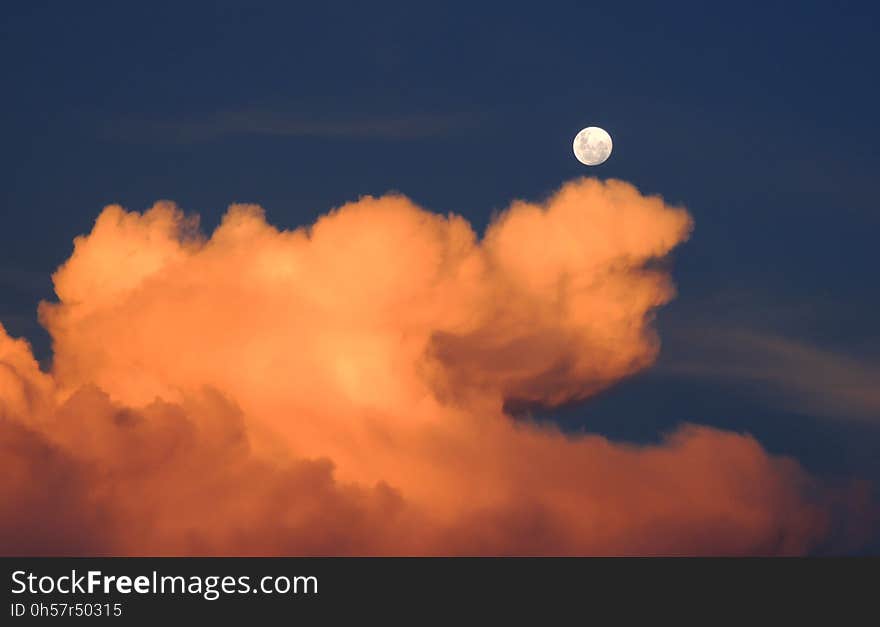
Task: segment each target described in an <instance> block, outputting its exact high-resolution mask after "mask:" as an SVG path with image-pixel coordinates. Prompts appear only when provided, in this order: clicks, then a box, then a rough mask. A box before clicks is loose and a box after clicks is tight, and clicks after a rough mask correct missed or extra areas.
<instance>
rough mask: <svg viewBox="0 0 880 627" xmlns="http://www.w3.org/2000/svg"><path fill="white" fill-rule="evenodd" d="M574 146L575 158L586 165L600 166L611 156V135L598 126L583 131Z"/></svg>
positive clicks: (575, 139) (576, 136) (575, 140)
mask: <svg viewBox="0 0 880 627" xmlns="http://www.w3.org/2000/svg"><path fill="white" fill-rule="evenodd" d="M572 145H573V148H574V156H575V157H577V160H578V161H580V162H581V163H583V164H584V165H599V164H600V163H605V161H606V160H607V159H608V157H610V156H611V135H609V134H608V133H607V132H606V131H605V129H603V128H599V127H598V126H588V127H587V128H585V129H583V130H582V131H581V132H580V133H578V134H577V135H575V137H574V142H573V144H572Z"/></svg>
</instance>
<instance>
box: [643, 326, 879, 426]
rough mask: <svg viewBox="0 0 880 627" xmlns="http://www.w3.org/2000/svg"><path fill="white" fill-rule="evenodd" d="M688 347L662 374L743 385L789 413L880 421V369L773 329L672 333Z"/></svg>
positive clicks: (706, 329) (723, 328)
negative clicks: (878, 383) (791, 411)
mask: <svg viewBox="0 0 880 627" xmlns="http://www.w3.org/2000/svg"><path fill="white" fill-rule="evenodd" d="M673 333H674V337H675V338H676V341H677V342H678V343H679V344H680V345H681V346H682V347H685V348H683V349H682V350H680V351H678V352H679V354H677V355H676V356H675V357H673V358H671V359H668V360H666V361H665V363H664V364H663V365H662V367H661V368H660V369H659V373H660V374H668V375H675V376H678V375H684V376H687V377H688V378H691V379H704V380H705V379H711V380H716V381H723V382H727V383H731V384H733V385H739V386H740V387H741V388H742V389H743V390H751V392H752V393H755V394H759V395H761V396H762V397H763V398H765V399H766V400H768V401H770V402H771V403H774V404H776V405H777V406H781V407H783V408H785V409H789V410H794V411H799V412H803V413H805V414H808V415H811V416H822V417H826V418H830V419H834V420H854V421H861V422H868V423H874V424H876V423H878V422H880V389H878V386H877V381H880V365H878V364H876V363H874V362H872V361H871V360H869V359H865V358H859V357H854V356H851V355H847V354H844V353H841V352H837V351H832V350H828V349H825V348H822V347H819V346H816V345H815V344H813V343H811V342H809V341H805V340H801V339H793V338H789V337H785V336H783V335H780V334H779V333H776V332H773V331H770V330H761V329H753V328H751V329H746V328H741V327H738V326H725V325H723V324H722V325H719V324H712V323H703V324H702V325H698V326H692V327H690V328H688V329H687V330H678V331H674V332H673Z"/></svg>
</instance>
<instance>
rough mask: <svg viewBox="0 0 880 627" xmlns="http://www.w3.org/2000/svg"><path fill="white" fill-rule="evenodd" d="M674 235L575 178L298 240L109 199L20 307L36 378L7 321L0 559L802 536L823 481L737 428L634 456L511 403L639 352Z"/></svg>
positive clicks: (2, 352) (622, 190)
mask: <svg viewBox="0 0 880 627" xmlns="http://www.w3.org/2000/svg"><path fill="white" fill-rule="evenodd" d="M690 229H691V220H690V217H689V215H688V214H687V213H686V212H685V211H684V210H683V209H681V208H676V207H670V206H668V205H666V204H665V203H664V202H663V201H662V200H661V199H660V198H657V197H648V196H644V195H642V194H640V193H639V192H638V190H636V189H635V188H634V187H632V186H631V185H629V184H627V183H624V182H621V181H607V182H604V183H603V182H599V181H596V180H593V179H580V180H576V181H572V182H569V183H567V184H565V185H564V186H563V187H562V188H561V189H560V190H559V191H558V192H557V193H555V194H554V195H553V196H552V197H550V198H549V199H548V200H547V201H546V202H543V203H529V202H523V201H519V202H515V203H513V205H511V207H509V208H508V209H507V210H506V211H505V212H503V213H502V214H500V215H499V216H498V217H497V218H496V219H495V220H494V221H493V223H492V224H491V225H490V226H489V227H488V229H487V231H486V233H485V234H484V236H483V237H482V238H479V237H477V235H476V234H475V233H474V231H473V229H472V228H471V226H470V225H469V224H468V223H467V221H465V220H464V219H463V218H461V217H460V216H456V215H454V214H449V215H446V216H443V215H437V214H434V213H431V212H428V211H425V210H424V209H422V208H420V207H418V206H417V205H415V204H414V203H413V202H412V201H410V200H409V199H407V198H405V197H403V196H399V195H388V196H383V197H380V198H373V197H364V198H361V199H360V200H358V201H357V202H352V203H348V204H345V205H343V206H341V207H339V208H336V209H334V210H333V211H331V212H329V213H328V214H326V215H324V216H322V217H321V218H320V219H319V220H318V221H317V222H315V223H314V224H313V225H311V226H309V227H304V228H300V229H297V230H294V231H279V230H278V229H276V228H274V227H272V226H271V225H270V224H269V223H268V222H267V221H266V219H265V215H264V212H263V210H262V209H261V208H259V207H256V206H252V205H234V206H232V207H230V209H229V211H228V212H227V214H226V216H225V218H224V219H223V221H222V223H221V224H220V226H219V227H218V228H217V229H216V230H215V231H214V232H213V233H212V234H211V235H210V236H206V235H203V234H202V233H200V231H199V229H198V225H197V221H196V219H195V218H192V217H186V216H184V215H183V214H182V213H181V212H180V211H179V210H178V209H177V208H176V207H175V206H174V205H172V204H170V203H159V204H157V205H155V206H154V207H152V208H151V209H150V210H148V211H146V212H144V213H143V214H140V213H136V212H129V211H126V210H124V209H122V208H121V207H118V206H110V207H107V208H106V209H104V211H103V212H102V213H101V215H100V216H99V217H98V219H97V221H96V223H95V225H94V228H93V229H92V231H91V233H90V234H88V235H86V236H83V237H79V238H77V239H76V241H75V245H74V251H73V254H72V255H71V257H70V259H69V260H68V261H67V262H66V263H65V264H64V265H62V266H61V267H60V268H59V269H58V271H57V272H56V273H55V274H54V276H53V281H54V285H55V291H56V294H57V296H58V302H56V303H43V304H42V305H41V308H40V317H41V320H42V323H43V324H44V325H45V326H46V328H47V329H48V331H49V332H50V334H51V336H52V340H53V345H54V351H55V353H54V364H53V369H52V371H51V373H44V372H42V371H40V369H39V368H38V366H37V364H36V362H35V361H34V359H33V357H32V355H31V353H30V350H29V347H28V346H27V344H26V343H25V342H24V341H22V340H14V339H12V338H11V337H9V336H8V334H6V333H5V331H2V330H0V420H2V422H0V426H2V430H0V438H2V440H0V442H2V446H3V449H4V455H3V456H2V458H0V477H3V479H2V481H0V496H2V497H3V498H2V501H0V502H3V503H4V504H5V503H13V504H15V507H14V508H12V507H10V508H9V509H8V510H7V511H5V512H4V516H3V517H2V518H3V520H4V522H3V523H0V532H2V533H0V554H32V553H49V554H59V553H63V554H89V553H96V552H97V553H106V554H113V555H132V554H135V555H136V554H150V555H152V554H161V555H171V554H174V555H179V554H182V555H193V554H207V555H212V554H227V555H242V554H246V555H273V554H321V555H324V554H348V555H352V554H355V555H364V554H407V555H412V554H754V553H759V554H775V553H781V554H799V553H804V552H808V551H810V550H814V549H816V548H817V547H821V546H823V543H824V542H826V539H827V537H828V534H829V533H830V530H831V529H833V528H835V525H836V522H835V520H836V518H835V517H836V516H837V514H836V511H837V510H836V506H835V505H834V504H835V503H836V502H838V501H839V500H840V497H839V495H837V493H836V492H834V491H832V490H830V489H829V488H826V487H825V486H823V485H822V484H821V483H820V482H818V481H817V480H816V479H814V478H813V477H811V476H809V475H808V474H807V473H806V472H805V471H804V470H803V469H801V468H800V467H799V466H798V464H797V463H796V462H795V461H793V460H790V459H786V458H781V457H776V456H772V455H769V454H768V453H767V452H766V451H764V450H763V449H762V448H761V446H760V445H759V444H758V443H757V442H756V441H755V440H754V439H753V438H751V437H749V436H746V435H740V434H735V433H729V432H724V431H719V430H715V429H710V428H705V427H696V426H686V427H683V428H681V429H679V430H678V431H676V432H675V433H672V434H670V435H669V436H668V437H667V438H666V440H665V441H663V442H662V443H660V444H656V445H650V446H634V445H629V444H622V443H615V442H611V441H609V440H607V439H606V438H603V437H600V436H596V435H567V434H563V433H562V432H560V431H559V430H558V429H556V428H554V427H552V426H548V425H539V424H532V423H527V422H523V421H517V420H514V419H513V418H512V417H511V416H509V415H507V414H506V413H505V411H504V407H505V406H506V405H508V404H509V403H511V402H528V403H535V404H543V405H555V404H559V403H566V402H571V401H575V400H582V399H586V398H588V397H590V396H591V395H593V394H595V393H596V392H598V391H600V390H602V389H605V388H607V387H608V386H610V385H613V384H614V383H615V382H617V381H619V380H620V379H622V378H624V377H627V376H629V375H632V374H634V373H636V372H638V371H639V370H641V369H643V368H645V367H647V366H648V365H650V364H651V363H652V362H653V361H654V359H655V358H656V355H657V352H658V346H659V344H658V339H657V337H656V335H655V333H654V331H653V329H652V325H651V320H652V316H653V312H654V310H655V309H656V308H657V307H659V306H661V305H663V304H664V303H666V302H667V301H668V300H669V299H670V298H672V296H673V287H672V284H671V281H670V278H669V276H668V274H667V273H666V272H665V271H664V270H663V269H662V268H663V267H664V264H659V263H657V261H658V260H662V259H664V258H666V257H667V256H668V255H669V254H670V253H671V251H672V250H673V249H674V248H675V247H676V246H677V245H678V244H680V243H681V242H682V241H684V240H685V239H686V238H687V237H688V235H689V233H690ZM56 492H57V493H58V494H57V497H56ZM56 499H57V501H58V502H57V510H53V507H55V501H56ZM847 502H849V501H847ZM50 511H60V512H61V515H62V518H60V519H59V517H58V516H57V515H55V516H54V517H53V516H52V515H50V514H49V512H50ZM82 538H88V541H86V540H83V539H82Z"/></svg>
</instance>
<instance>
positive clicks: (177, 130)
mask: <svg viewBox="0 0 880 627" xmlns="http://www.w3.org/2000/svg"><path fill="white" fill-rule="evenodd" d="M476 121H477V120H476V117H475V116H474V115H470V114H463V113H446V114H444V113H417V114H405V115H399V116H387V115H384V116H369V115H363V116H358V117H338V116H337V117H334V116H327V115H305V114H297V113H286V112H277V111H266V110H259V109H249V110H248V109H246V110H240V111H219V112H217V113H213V114H210V115H207V116H204V117H201V118H191V119H188V120H147V119H127V120H116V121H114V122H111V123H108V124H107V125H106V126H105V127H104V135H105V136H106V137H108V138H110V139H115V140H122V141H129V142H148V143H152V142H157V141H158V142H171V143H184V144H189V143H196V142H204V141H213V140H217V139H221V138H224V137H228V136H234V135H256V136H267V137H317V138H325V139H357V140H370V139H381V140H393V141H405V140H413V139H420V138H424V137H435V136H437V135H446V134H449V133H455V132H460V131H462V130H464V129H468V128H471V127H473V126H474V124H475V123H476Z"/></svg>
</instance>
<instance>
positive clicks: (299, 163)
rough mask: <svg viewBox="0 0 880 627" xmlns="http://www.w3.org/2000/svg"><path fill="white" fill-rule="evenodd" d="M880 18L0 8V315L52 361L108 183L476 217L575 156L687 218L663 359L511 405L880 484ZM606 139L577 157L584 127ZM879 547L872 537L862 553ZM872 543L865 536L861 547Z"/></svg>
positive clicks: (309, 205)
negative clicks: (63, 284)
mask: <svg viewBox="0 0 880 627" xmlns="http://www.w3.org/2000/svg"><path fill="white" fill-rule="evenodd" d="M878 17H880V10H878V9H877V8H876V7H874V6H873V5H871V4H870V3H831V2H826V3H813V2H803V3H797V5H796V6H795V5H793V4H792V3H783V2H762V3H755V4H753V5H750V4H746V5H744V4H742V3H739V4H733V5H730V6H721V5H711V4H706V3H697V2H693V3H691V2H681V3H629V2H616V3H595V6H591V3H585V2H558V3H532V4H531V5H529V7H525V6H522V7H520V6H517V4H516V3H498V4H495V3H488V4H486V3H471V2H469V3H457V2H444V3H432V4H427V5H425V4H421V5H420V4H418V3H403V2H401V3H354V2H352V3H337V2H328V3H322V6H321V7H320V8H310V9H304V8H300V7H298V6H296V5H295V4H293V3H263V2H248V3H243V2H214V3H204V4H197V3H180V2H175V3H170V2H149V3H139V4H132V3H118V2H117V3H110V2H88V3H61V2H29V3H19V4H18V5H16V6H4V8H3V9H2V15H0V77H2V79H3V81H2V84H3V88H2V91H3V97H2V98H0V132H2V137H3V141H2V142H0V193H2V198H0V322H2V323H3V325H4V326H5V327H6V329H7V331H8V332H9V334H10V335H11V336H13V337H26V338H27V339H28V340H29V341H30V342H31V343H32V345H33V347H34V353H35V355H36V357H37V358H38V359H39V360H40V361H41V362H42V363H43V364H44V367H48V364H49V363H50V361H51V347H50V340H49V335H48V334H47V332H46V331H45V330H44V329H43V328H42V327H41V326H40V324H39V323H38V321H37V313H36V310H37V304H38V302H39V301H40V300H44V299H48V300H53V299H54V296H53V291H52V284H51V280H50V275H51V273H52V272H53V271H54V270H55V269H56V268H57V267H58V266H59V265H60V264H62V263H63V262H64V261H65V260H67V259H68V258H69V257H70V256H71V252H72V250H73V244H72V241H73V238H74V237H76V236H77V235H81V234H85V233H88V232H89V231H91V230H92V226H93V224H94V222H95V219H96V217H97V215H98V214H99V213H100V211H101V209H102V208H103V207H104V206H105V205H108V204H119V205H122V206H123V207H125V208H126V209H129V210H135V211H143V210H145V209H147V208H149V207H150V206H152V205H153V203H155V202H156V201H159V200H165V199H167V200H172V201H174V202H175V203H177V204H178V205H179V206H180V207H181V208H182V209H183V210H184V211H185V212H192V213H198V214H199V215H200V216H201V222H202V229H203V230H204V231H205V232H207V233H210V232H211V231H212V230H213V229H214V227H216V226H217V225H218V223H219V222H220V220H221V217H222V216H223V214H224V213H225V212H226V209H227V207H228V206H229V205H230V204H232V203H254V204H258V205H260V206H262V207H263V208H265V210H266V219H267V221H268V222H269V223H271V224H272V225H274V227H277V228H279V229H285V228H290V229H293V228H296V227H298V226H300V225H303V224H309V223H311V222H313V221H314V220H315V219H317V218H318V217H319V216H320V215H321V214H323V213H325V212H326V211H328V210H329V209H330V208H332V207H338V206H340V205H342V204H344V203H346V202H349V201H355V200H357V199H358V198H359V197H360V196H362V195H365V194H372V195H376V196H380V195H382V194H384V193H386V192H389V191H399V192H401V193H403V194H405V195H406V196H408V197H409V198H411V199H412V200H413V201H414V202H415V203H417V204H418V205H420V206H422V207H425V208H427V209H429V210H432V211H435V212H438V213H440V214H446V213H448V212H455V213H457V214H460V215H461V216H463V217H464V218H465V219H466V220H468V221H469V222H470V223H471V225H472V226H473V228H474V229H476V230H477V232H478V233H481V232H482V231H483V230H484V229H485V228H486V226H487V225H488V224H489V222H490V220H491V218H492V216H493V215H494V214H496V213H497V212H499V211H501V210H503V209H504V208H505V207H507V206H508V205H509V204H510V203H511V202H512V201H514V200H516V199H529V200H532V201H534V200H540V199H543V198H546V197H547V196H548V195H549V194H551V193H553V192H554V191H555V190H557V189H559V187H560V185H562V184H563V182H565V181H568V180H571V179H574V178H576V177H578V176H582V175H595V176H598V177H599V178H601V179H608V178H617V179H622V180H624V181H627V182H629V183H631V184H633V185H635V186H636V187H637V188H638V190H639V191H640V192H641V193H642V194H645V195H654V194H659V195H661V196H662V197H663V199H664V201H665V202H666V203H667V204H669V205H672V206H683V207H685V208H686V209H687V210H688V212H689V213H690V215H691V216H692V218H693V222H694V230H693V233H692V235H691V237H690V239H689V240H688V241H687V242H685V243H683V244H682V245H681V246H680V247H678V248H676V249H675V252H674V253H673V256H672V263H671V266H670V267H671V274H672V278H673V279H674V282H675V285H676V289H677V296H676V297H675V298H674V299H673V300H671V302H670V303H669V304H667V305H665V306H664V307H662V308H661V309H660V310H659V312H658V315H657V322H656V325H657V329H658V332H659V336H660V338H661V342H662V344H661V350H660V354H659V357H658V358H657V361H656V363H655V364H654V365H653V366H651V367H650V368H647V369H645V370H642V371H641V372H638V373H634V374H633V375H632V376H626V377H624V378H623V379H622V380H621V381H619V382H617V383H616V385H614V386H613V387H611V388H610V389H607V390H605V391H603V392H602V393H601V394H600V395H599V396H598V397H596V398H594V399H593V400H592V401H591V402H588V403H585V404H579V403H577V404H570V405H564V406H563V407H561V408H560V407H557V408H554V409H546V408H538V407H531V406H529V405H528V404H525V405H523V406H522V407H518V406H511V407H510V408H509V409H510V410H511V411H512V412H513V413H515V414H522V416H523V418H524V419H528V418H529V417H531V418H533V419H536V420H542V419H549V420H554V421H557V422H558V424H560V425H562V426H563V428H564V429H566V430H571V431H581V430H585V431H590V432H596V433H599V434H602V435H605V436H608V437H610V438H611V439H614V440H625V441H634V442H639V443H644V442H656V441H658V440H659V439H660V438H661V436H662V435H663V434H665V433H668V432H670V431H671V430H673V429H674V428H675V427H676V426H677V425H679V424H681V423H683V422H688V423H695V424H700V425H708V426H712V427H719V428H722V429H725V430H730V431H733V432H737V433H749V434H751V435H753V436H754V437H755V438H756V439H757V441H759V442H760V443H761V445H762V446H763V447H764V448H765V449H766V450H767V451H768V452H769V453H771V454H783V455H789V456H792V457H794V458H795V459H797V460H798V462H800V464H801V465H802V466H803V467H804V468H805V469H806V470H807V471H808V472H810V473H813V474H814V475H817V476H820V477H822V478H823V479H827V480H829V481H832V482H834V481H849V480H852V479H863V480H868V481H871V482H873V483H874V487H873V488H872V491H873V494H874V498H875V500H876V499H877V498H878V495H880V490H878V489H877V484H880V456H877V454H876V451H877V450H878V447H880V335H878V332H877V326H876V325H877V320H878V313H880V290H878V280H877V270H878V262H877V260H876V247H877V244H876V241H877V232H878V227H880V211H878V208H880V204H878V202H877V191H876V189H875V188H876V180H877V176H876V172H877V171H878V169H880V153H878V151H877V150H876V146H877V145H880V124H878V123H877V120H876V112H877V111H878V110H880V86H878V83H877V81H876V80H875V74H876V60H877V58H878V57H880V43H878V42H877V38H876V27H877V25H878ZM588 125H598V126H602V127H604V128H605V129H607V130H608V131H609V132H610V133H611V135H612V137H613V138H614V153H613V155H612V157H611V158H610V160H609V161H608V162H607V163H605V164H604V165H602V166H599V167H598V168H595V169H588V168H585V167H584V166H582V165H581V164H579V163H578V162H577V161H576V160H575V159H574V157H573V155H572V154H571V139H572V137H573V136H574V134H575V133H576V132H577V131H578V130H579V129H580V128H582V127H584V126H588ZM874 538H875V540H873V541H871V542H869V544H868V550H871V551H876V550H878V548H880V541H878V540H876V538H877V536H876V534H875V535H874ZM860 550H863V549H860Z"/></svg>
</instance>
